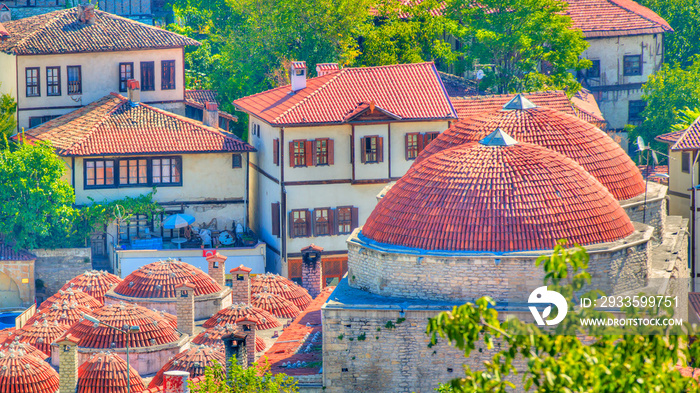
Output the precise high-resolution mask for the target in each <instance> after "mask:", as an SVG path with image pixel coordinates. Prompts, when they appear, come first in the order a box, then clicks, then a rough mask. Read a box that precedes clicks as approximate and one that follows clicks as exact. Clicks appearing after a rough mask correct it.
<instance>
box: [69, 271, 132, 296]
mask: <svg viewBox="0 0 700 393" xmlns="http://www.w3.org/2000/svg"><path fill="white" fill-rule="evenodd" d="M121 281H122V279H121V278H119V277H117V276H115V275H114V274H111V273H107V272H105V271H101V270H92V271H89V272H85V273H83V274H81V275H79V276H77V277H75V278H74V279H72V280H70V281H68V282H67V283H66V284H65V285H64V286H63V288H61V290H63V291H67V290H68V289H71V288H72V289H73V290H78V289H79V290H82V291H83V292H85V293H87V294H88V295H90V296H92V297H94V298H95V299H97V301H99V302H100V303H102V304H104V295H105V293H107V291H109V290H110V289H112V288H113V287H115V286H116V285H117V284H119V283H120V282H121Z"/></svg>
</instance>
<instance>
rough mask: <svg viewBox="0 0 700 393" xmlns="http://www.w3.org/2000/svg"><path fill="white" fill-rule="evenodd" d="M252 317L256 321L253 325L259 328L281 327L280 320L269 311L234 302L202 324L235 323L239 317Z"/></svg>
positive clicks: (208, 325) (209, 325) (207, 326)
mask: <svg viewBox="0 0 700 393" xmlns="http://www.w3.org/2000/svg"><path fill="white" fill-rule="evenodd" d="M251 317H252V318H254V319H257V321H258V323H257V324H256V325H255V326H256V327H257V328H258V329H259V330H267V329H273V328H278V327H281V326H282V325H281V324H280V321H279V320H278V319H277V318H275V316H274V315H272V314H270V313H269V312H267V311H265V310H263V309H260V308H257V307H253V306H251V305H250V304H245V303H235V304H232V305H231V306H229V307H226V308H224V309H222V310H219V312H217V313H216V314H214V315H213V316H212V317H211V318H209V319H208V320H207V321H206V322H204V324H203V325H202V326H203V327H205V328H210V327H214V326H216V325H226V324H232V325H233V324H235V323H236V321H237V320H239V319H241V318H251Z"/></svg>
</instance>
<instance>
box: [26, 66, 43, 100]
mask: <svg viewBox="0 0 700 393" xmlns="http://www.w3.org/2000/svg"><path fill="white" fill-rule="evenodd" d="M30 71H32V73H36V74H35V75H33V76H31V78H32V83H30V79H29V78H30V76H29V72H30ZM24 88H25V89H24V93H25V95H26V96H27V97H41V67H25V68H24ZM30 88H35V89H36V93H35V94H30V93H29V89H30Z"/></svg>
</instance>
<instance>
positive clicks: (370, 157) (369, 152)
mask: <svg viewBox="0 0 700 393" xmlns="http://www.w3.org/2000/svg"><path fill="white" fill-rule="evenodd" d="M383 139H384V138H382V137H379V136H365V137H362V139H361V143H362V150H361V155H362V156H361V158H362V160H361V161H362V162H363V163H372V162H382V161H384V157H383V153H384V146H383V145H382V141H383Z"/></svg>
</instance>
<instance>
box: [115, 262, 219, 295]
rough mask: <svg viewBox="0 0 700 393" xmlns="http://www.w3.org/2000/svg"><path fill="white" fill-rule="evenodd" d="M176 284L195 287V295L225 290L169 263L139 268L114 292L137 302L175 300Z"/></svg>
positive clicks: (190, 268) (182, 264) (202, 274)
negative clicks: (143, 299) (137, 299)
mask: <svg viewBox="0 0 700 393" xmlns="http://www.w3.org/2000/svg"><path fill="white" fill-rule="evenodd" d="M178 284H191V285H193V286H194V295H195V296H200V295H207V294H210V293H217V292H220V291H222V290H223V289H224V288H222V287H221V285H219V284H218V283H217V282H216V281H214V280H213V279H212V278H211V277H210V276H209V275H208V274H206V273H205V272H203V271H201V270H200V269H198V268H196V267H194V266H192V265H190V264H189V263H185V262H182V261H176V260H172V259H168V260H162V261H157V262H153V263H149V264H148V265H144V266H141V267H140V268H138V269H136V270H134V271H133V272H132V273H131V274H129V275H128V276H126V277H124V280H122V282H121V283H119V284H118V285H117V286H116V287H115V288H114V292H115V293H117V294H119V295H123V296H130V297H137V298H174V297H176V295H175V287H176V286H177V285H178Z"/></svg>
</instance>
